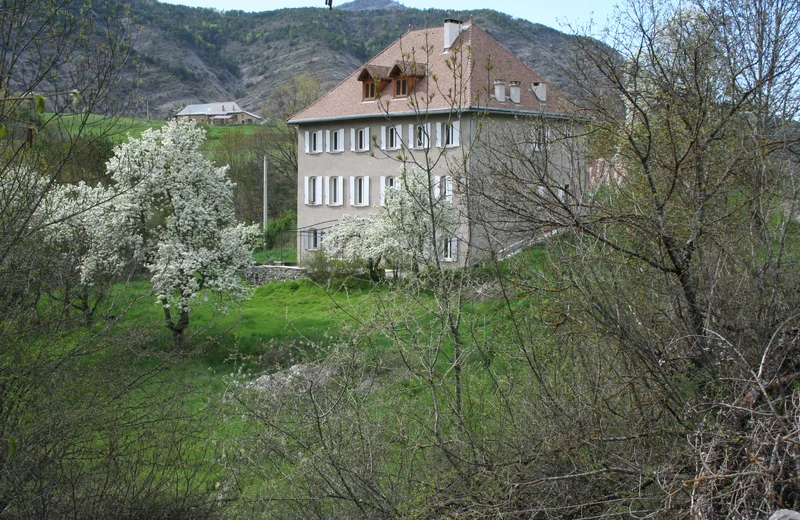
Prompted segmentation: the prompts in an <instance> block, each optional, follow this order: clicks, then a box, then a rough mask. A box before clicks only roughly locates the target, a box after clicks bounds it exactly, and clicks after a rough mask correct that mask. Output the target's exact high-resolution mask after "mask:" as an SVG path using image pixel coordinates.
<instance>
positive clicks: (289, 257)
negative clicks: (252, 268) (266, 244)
mask: <svg viewBox="0 0 800 520" xmlns="http://www.w3.org/2000/svg"><path fill="white" fill-rule="evenodd" d="M270 260H272V261H273V262H297V250H296V249H294V248H282V249H271V250H269V251H264V250H263V249H257V250H255V251H253V261H254V262H255V263H256V264H265V263H267V262H269V261H270Z"/></svg>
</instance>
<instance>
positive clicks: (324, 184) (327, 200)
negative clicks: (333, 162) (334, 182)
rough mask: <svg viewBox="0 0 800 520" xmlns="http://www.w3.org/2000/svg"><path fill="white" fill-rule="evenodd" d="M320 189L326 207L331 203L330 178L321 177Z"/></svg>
mask: <svg viewBox="0 0 800 520" xmlns="http://www.w3.org/2000/svg"><path fill="white" fill-rule="evenodd" d="M322 187H323V194H324V197H325V205H326V206H327V205H329V204H330V203H331V194H330V191H331V178H330V177H323V182H322Z"/></svg>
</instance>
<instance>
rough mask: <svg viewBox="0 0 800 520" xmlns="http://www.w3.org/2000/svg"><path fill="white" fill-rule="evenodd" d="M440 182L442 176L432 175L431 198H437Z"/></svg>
mask: <svg viewBox="0 0 800 520" xmlns="http://www.w3.org/2000/svg"><path fill="white" fill-rule="evenodd" d="M440 182H442V178H441V177H439V176H438V175H434V177H433V198H434V199H438V198H439V193H440V190H439V183H440Z"/></svg>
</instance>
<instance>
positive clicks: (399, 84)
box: [394, 78, 408, 97]
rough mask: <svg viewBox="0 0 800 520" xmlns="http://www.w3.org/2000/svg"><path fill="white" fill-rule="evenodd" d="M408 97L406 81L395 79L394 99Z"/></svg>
mask: <svg viewBox="0 0 800 520" xmlns="http://www.w3.org/2000/svg"><path fill="white" fill-rule="evenodd" d="M407 95H408V80H407V79H405V78H402V79H396V80H395V82H394V97H406V96H407Z"/></svg>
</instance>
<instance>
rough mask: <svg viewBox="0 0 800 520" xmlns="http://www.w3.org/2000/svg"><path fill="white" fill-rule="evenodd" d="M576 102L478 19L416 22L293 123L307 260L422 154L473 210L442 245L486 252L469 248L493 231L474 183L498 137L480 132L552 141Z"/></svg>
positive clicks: (459, 253)
mask: <svg viewBox="0 0 800 520" xmlns="http://www.w3.org/2000/svg"><path fill="white" fill-rule="evenodd" d="M573 112H574V111H573V110H572V105H571V103H570V102H569V101H568V100H567V99H566V97H565V96H564V95H563V94H562V93H561V92H560V91H559V90H558V89H557V88H555V87H553V86H552V85H551V84H549V83H548V82H547V81H545V80H544V79H543V78H542V77H541V76H539V75H538V74H537V73H536V72H534V71H533V70H531V69H530V68H528V67H527V66H526V65H525V64H524V63H522V62H521V61H520V60H519V59H517V58H516V57H515V56H514V55H513V54H512V53H511V52H510V51H509V50H507V49H505V48H504V47H503V46H502V45H500V44H499V43H498V42H497V41H496V40H495V39H494V38H492V37H491V36H489V35H488V34H487V33H486V32H485V31H483V30H482V29H481V28H479V27H478V26H477V25H476V24H475V22H474V21H473V20H470V21H469V23H466V24H465V23H463V22H461V21H458V20H445V22H444V26H443V27H441V28H436V29H422V30H416V31H411V30H410V31H409V32H407V33H406V34H404V35H402V36H401V37H400V38H398V39H397V40H396V41H395V42H394V43H392V44H391V45H389V46H388V47H387V48H386V49H384V50H383V51H382V52H380V53H379V54H378V55H377V56H375V57H374V58H373V59H372V60H370V61H369V62H368V63H366V64H365V65H363V66H362V67H361V68H359V69H358V70H356V71H355V72H354V73H353V74H351V75H350V76H349V77H348V78H346V79H345V80H344V81H342V82H341V83H340V84H339V85H338V86H336V87H335V88H334V89H333V90H331V91H330V92H328V93H327V94H326V95H325V96H323V97H322V98H320V99H319V100H318V101H317V102H315V103H314V104H312V105H311V106H309V107H307V108H305V109H304V110H301V111H300V112H298V113H297V114H295V115H294V116H292V117H291V118H290V119H289V121H288V123H289V124H292V125H296V126H297V128H298V130H299V132H298V133H299V145H298V155H299V157H298V199H297V219H298V227H299V228H300V236H299V239H298V259H299V260H301V261H302V260H303V259H304V258H306V257H307V256H308V254H309V252H310V251H314V250H317V249H319V248H320V247H322V244H323V242H324V236H325V231H326V230H327V229H329V228H330V227H331V226H334V225H336V223H337V221H338V220H339V219H340V218H341V217H342V216H343V215H345V214H361V215H365V214H367V213H369V212H371V211H375V208H376V207H378V206H380V205H382V204H383V203H384V198H383V193H384V190H385V188H386V187H387V186H393V185H394V184H395V182H396V179H395V176H396V175H397V172H398V166H399V165H400V164H401V163H403V162H406V163H408V162H413V163H417V164H419V165H421V166H422V167H423V168H424V169H426V170H427V171H428V172H430V175H431V185H432V186H433V190H434V191H435V192H436V193H435V195H436V196H437V197H448V198H451V200H452V201H453V204H454V205H455V206H456V207H458V208H459V209H460V210H461V212H462V214H463V215H464V218H463V219H462V220H463V222H462V225H461V227H460V229H459V230H458V231H457V233H456V234H455V236H453V237H450V238H449V239H447V240H446V241H445V242H444V243H443V244H442V247H441V250H440V252H439V254H441V255H442V259H443V260H444V261H450V262H458V263H465V262H469V263H471V262H474V261H477V260H478V257H477V256H476V255H477V253H476V252H477V251H479V250H480V249H481V248H473V247H471V248H470V249H471V250H470V252H469V253H467V248H466V247H465V245H466V244H468V243H469V244H471V245H475V244H483V245H484V246H488V245H489V242H491V239H490V238H491V237H488V236H482V237H478V234H479V232H478V230H477V229H476V228H475V227H474V226H472V225H471V222H470V219H469V218H467V217H469V204H468V203H467V200H466V196H465V193H466V190H465V186H466V184H467V182H466V180H467V179H468V178H469V176H470V175H476V174H479V172H476V171H474V169H475V168H474V164H478V163H479V162H481V161H476V160H473V159H474V158H475V154H480V153H481V146H484V147H485V146H487V145H486V143H489V142H490V141H491V140H489V139H482V138H481V134H482V133H484V135H485V133H486V132H499V131H503V132H508V131H509V129H510V128H511V129H513V128H514V127H519V128H520V131H522V132H524V133H525V134H526V136H527V138H526V139H527V141H528V142H529V144H530V146H529V150H532V151H534V152H535V151H536V150H537V149H538V148H539V147H544V146H546V141H547V132H548V131H547V127H548V126H550V125H551V124H552V125H555V124H563V122H564V121H566V120H570V119H572V118H573V115H574V114H573ZM532 121H536V123H535V124H534V123H532ZM482 143H483V144H482ZM531 147H532V148H531ZM484 151H486V150H485V149H484ZM484 156H486V154H484ZM480 233H482V234H483V235H486V232H485V231H481V232H480ZM508 239H509V238H508V237H507V238H506V240H508ZM473 249H474V251H473Z"/></svg>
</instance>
